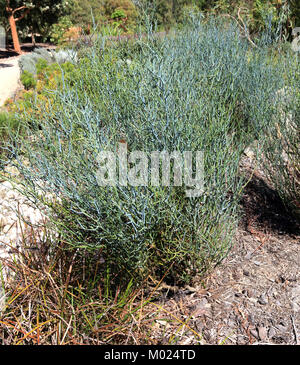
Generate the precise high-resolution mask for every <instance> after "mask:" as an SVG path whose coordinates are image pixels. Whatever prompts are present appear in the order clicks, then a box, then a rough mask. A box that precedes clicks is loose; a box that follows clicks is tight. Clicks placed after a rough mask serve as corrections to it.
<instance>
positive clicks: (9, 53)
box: [0, 43, 55, 60]
mask: <svg viewBox="0 0 300 365" xmlns="http://www.w3.org/2000/svg"><path fill="white" fill-rule="evenodd" d="M36 48H46V49H52V48H55V46H54V45H53V44H50V43H36V44H35V45H33V44H32V43H23V44H22V45H21V49H22V51H23V52H24V53H28V52H32V51H34V50H35V49H36ZM16 56H19V54H18V53H17V52H15V51H14V50H13V48H11V47H8V48H7V49H6V50H0V60H1V59H3V58H10V57H16Z"/></svg>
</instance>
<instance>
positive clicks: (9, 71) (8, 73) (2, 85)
mask: <svg viewBox="0 0 300 365" xmlns="http://www.w3.org/2000/svg"><path fill="white" fill-rule="evenodd" d="M18 59H19V56H17V57H11V58H6V59H0V107H1V106H2V105H3V104H4V102H5V101H6V100H7V99H8V98H10V97H12V96H13V95H14V94H15V93H16V91H17V90H18V89H19V88H20V87H21V85H20V68H19V65H18Z"/></svg>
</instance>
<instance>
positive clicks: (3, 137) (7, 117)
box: [0, 111, 23, 167]
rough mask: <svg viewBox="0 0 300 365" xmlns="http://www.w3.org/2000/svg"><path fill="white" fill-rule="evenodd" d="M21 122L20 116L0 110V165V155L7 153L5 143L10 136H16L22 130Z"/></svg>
mask: <svg viewBox="0 0 300 365" xmlns="http://www.w3.org/2000/svg"><path fill="white" fill-rule="evenodd" d="M22 129H23V127H22V123H21V122H20V118H18V117H16V116H15V115H14V113H7V112H1V111H0V167H1V156H2V155H7V152H8V151H7V149H6V144H7V142H8V141H9V140H10V138H11V137H12V136H14V138H16V137H17V136H18V135H19V134H20V133H21V132H22Z"/></svg>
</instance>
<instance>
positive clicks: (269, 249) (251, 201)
mask: <svg viewBox="0 0 300 365" xmlns="http://www.w3.org/2000/svg"><path fill="white" fill-rule="evenodd" d="M248 162H249V161H248ZM246 164H247V161H246ZM241 211H242V214H243V216H242V219H241V221H240V224H239V227H238V230H237V233H236V236H235V242H234V246H233V249H232V250H231V252H230V253H229V255H228V256H227V258H226V259H225V260H224V261H223V262H222V264H220V265H219V266H217V267H216V268H215V270H214V271H213V272H212V273H211V274H210V275H209V276H208V277H206V278H205V279H204V280H202V281H201V282H199V283H198V284H197V285H193V287H189V286H188V287H185V288H181V289H178V288H176V287H175V288H174V287H173V288H172V287H168V286H167V285H162V286H161V295H160V297H159V298H158V303H159V305H160V306H161V307H163V308H164V309H163V311H162V312H161V320H159V321H157V324H156V330H155V333H154V334H153V341H154V342H153V344H159V343H158V342H157V343H156V342H155V341H156V340H155V338H157V339H161V338H162V337H163V338H164V339H165V340H164V341H165V344H170V343H172V344H173V343H174V344H181V345H192V344H198V343H200V344H229V345H233V344H235V345H250V344H269V345H272V344H273V345H274V344H277V345H278V344H289V345H293V344H300V272H299V263H300V227H299V224H298V223H297V222H296V221H295V220H294V218H293V217H291V216H290V215H289V213H288V211H287V210H286V209H285V207H284V206H283V204H282V203H281V200H280V199H279V197H278V195H277V194H276V192H275V191H274V190H272V189H271V188H270V187H269V186H268V184H267V183H266V179H265V177H264V176H263V175H262V174H259V173H258V172H257V173H255V174H254V175H253V177H252V179H251V181H250V182H249V184H248V185H247V187H246V189H245V191H244V195H243V198H242V202H241ZM156 310H157V306H156ZM167 312H168V313H169V314H168V313H167ZM180 321H182V322H185V323H186V325H185V326H181V323H182V322H180ZM178 325H180V326H181V328H180V331H178V332H177V336H175V337H174V332H175V329H174V326H176V327H177V328H178ZM162 332H163V334H164V336H162ZM174 341H175V342H174Z"/></svg>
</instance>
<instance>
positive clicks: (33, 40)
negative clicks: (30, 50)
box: [31, 31, 35, 47]
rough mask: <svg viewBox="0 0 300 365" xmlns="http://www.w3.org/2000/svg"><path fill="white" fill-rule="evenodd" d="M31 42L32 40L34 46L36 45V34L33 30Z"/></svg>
mask: <svg viewBox="0 0 300 365" xmlns="http://www.w3.org/2000/svg"><path fill="white" fill-rule="evenodd" d="M31 42H32V46H33V47H35V35H34V33H33V31H32V32H31Z"/></svg>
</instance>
